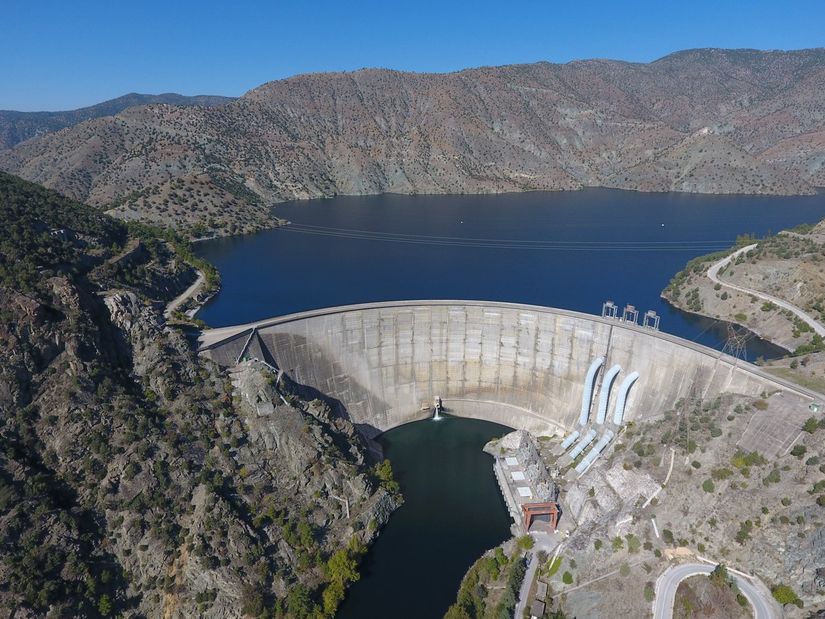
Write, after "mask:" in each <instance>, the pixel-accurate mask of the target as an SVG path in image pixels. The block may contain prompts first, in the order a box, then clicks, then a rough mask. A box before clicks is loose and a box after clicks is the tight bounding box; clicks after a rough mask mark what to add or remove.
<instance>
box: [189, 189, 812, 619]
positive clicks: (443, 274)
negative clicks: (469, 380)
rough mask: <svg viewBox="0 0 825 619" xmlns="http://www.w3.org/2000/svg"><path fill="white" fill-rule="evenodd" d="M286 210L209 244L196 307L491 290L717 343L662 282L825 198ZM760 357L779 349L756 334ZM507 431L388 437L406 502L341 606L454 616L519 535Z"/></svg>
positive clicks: (363, 616) (260, 311)
mask: <svg viewBox="0 0 825 619" xmlns="http://www.w3.org/2000/svg"><path fill="white" fill-rule="evenodd" d="M275 212H276V214H278V215H279V216H280V217H283V218H286V219H288V220H290V221H292V222H294V223H295V225H293V226H287V227H285V228H281V229H278V230H271V231H267V232H262V233H259V234H255V235H250V236H245V237H236V238H229V239H217V240H212V241H207V242H203V243H199V244H198V245H197V250H198V253H199V254H200V255H202V256H203V257H205V258H207V259H208V260H210V261H211V262H213V263H214V264H215V265H216V266H217V267H218V269H219V270H220V272H221V276H222V278H223V288H222V290H221V292H220V294H218V295H217V296H216V297H215V298H214V299H213V300H212V301H211V302H210V303H209V304H208V305H207V306H206V307H205V308H204V309H203V310H202V311H201V312H200V314H199V315H198V316H199V317H200V318H202V319H203V320H205V321H206V322H207V323H208V324H210V325H211V326H215V327H217V326H225V325H231V324H236V323H243V322H251V321H254V320H260V319H264V318H269V317H272V316H278V315H281V314H288V313H291V312H297V311H301V310H307V309H315V308H320V307H329V306H335V305H345V304H350V303H363V302H368V301H388V300H400V299H482V300H499V301H512V302H520V303H532V304H536V305H548V306H555V307H562V308H567V309H571V310H578V311H582V312H589V313H594V314H598V313H599V312H600V311H601V307H602V303H603V302H604V301H605V300H606V299H612V300H613V301H615V302H616V303H617V304H619V305H620V306H623V305H624V304H626V303H632V304H634V305H635V306H636V307H637V308H639V309H640V310H641V311H642V312H644V311H645V310H648V309H653V310H655V311H657V312H658V313H659V314H660V315H661V317H662V322H661V328H662V330H664V331H668V332H670V333H673V334H675V335H679V336H681V337H685V338H688V339H691V340H695V341H698V342H700V343H703V344H705V345H708V346H713V347H721V345H722V343H723V340H724V337H725V332H726V330H725V328H724V326H721V325H718V324H717V323H716V322H715V321H712V320H706V319H701V318H697V317H693V316H690V315H688V314H684V313H682V312H679V311H677V310H674V309H672V308H671V307H670V306H668V305H667V304H665V303H664V302H662V301H661V299H660V298H659V293H660V291H661V290H662V289H663V288H664V287H665V286H666V285H667V283H668V281H669V280H670V278H671V277H672V276H673V274H674V273H676V272H677V271H678V270H680V269H681V268H682V267H683V266H684V265H685V263H686V262H687V261H688V260H690V259H691V258H693V257H696V256H699V255H702V254H705V253H708V252H710V251H714V250H718V249H724V248H727V247H729V246H730V245H732V244H733V242H734V241H735V239H736V236H737V235H739V234H745V233H749V234H755V235H757V236H763V235H765V234H768V233H770V232H777V231H779V230H781V229H783V228H788V227H792V226H794V225H797V224H800V223H813V222H815V221H818V220H819V219H821V218H823V217H825V195H818V196H810V197H793V198H773V197H771V198H768V197H750V196H696V195H686V194H639V193H633V192H624V191H613V190H603V189H588V190H585V191H580V192H571V193H522V194H504V195H487V196H396V195H385V196H374V197H341V198H335V199H330V200H314V201H309V202H295V203H288V204H283V205H279V206H278V207H277V208H276V210H275ZM748 353H749V357H750V358H751V359H753V358H754V357H755V356H756V355H758V354H764V355H766V356H769V355H771V353H774V354H775V353H776V350H775V349H773V350H772V349H771V348H770V347H767V346H760V345H759V343H758V342H753V341H752V342H750V343H749V349H748ZM505 432H506V429H505V428H503V427H502V426H496V425H495V424H488V423H486V422H481V421H474V420H467V419H450V420H446V421H444V422H440V423H435V422H419V423H416V424H410V425H408V426H402V427H400V428H396V429H395V430H392V431H390V432H388V433H386V434H385V435H383V436H382V437H381V441H382V442H383V444H384V447H385V450H386V455H387V456H388V457H389V458H390V459H391V460H392V463H393V468H394V470H395V473H396V476H397V477H398V478H399V480H400V483H401V486H402V489H403V492H404V494H405V497H406V504H405V505H404V506H403V507H402V508H401V509H400V510H399V511H398V512H397V513H396V514H394V515H393V516H392V518H391V519H390V522H389V524H388V525H387V527H386V528H385V529H384V530H383V531H382V533H381V536H380V537H379V539H378V541H377V542H376V544H375V545H374V546H373V547H372V548H371V549H370V552H369V553H368V555H367V557H366V559H365V562H364V564H363V567H362V571H363V577H362V579H361V580H360V581H359V582H357V583H356V584H355V585H354V586H353V587H352V589H351V590H350V592H349V594H348V597H347V600H346V601H345V602H344V605H343V606H342V608H341V611H340V614H339V616H340V617H343V618H344V619H355V618H358V619H369V618H372V617H396V618H399V619H400V618H411V619H429V618H435V617H440V616H442V615H443V613H444V611H445V610H446V608H447V606H449V604H450V603H451V602H452V601H453V600H454V599H455V594H456V592H457V589H458V586H459V583H460V581H461V577H462V575H463V574H464V572H465V571H466V569H467V568H468V567H469V566H470V565H471V564H472V562H473V561H474V560H475V559H476V558H478V557H479V556H480V555H481V553H482V552H484V550H486V549H487V548H489V547H491V546H494V545H496V544H497V543H499V542H500V541H501V540H503V539H504V538H506V537H508V535H509V533H508V527H509V522H508V519H507V514H506V510H505V508H504V504H503V500H502V498H501V496H500V495H499V492H498V489H497V487H496V483H495V479H494V477H493V473H492V466H491V465H492V462H491V459H490V458H489V456H486V455H485V454H483V453H482V452H481V447H482V445H483V444H484V443H485V442H486V441H487V440H488V439H489V438H491V437H493V436H500V435H501V434H503V433H505Z"/></svg>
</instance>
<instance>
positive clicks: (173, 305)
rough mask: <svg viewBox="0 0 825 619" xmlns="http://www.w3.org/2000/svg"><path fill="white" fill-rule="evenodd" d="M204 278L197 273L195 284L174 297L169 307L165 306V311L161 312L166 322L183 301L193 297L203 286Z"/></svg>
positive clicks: (201, 274)
mask: <svg viewBox="0 0 825 619" xmlns="http://www.w3.org/2000/svg"><path fill="white" fill-rule="evenodd" d="M205 280H206V278H205V277H204V276H203V273H201V272H200V271H198V278H197V279H196V280H195V283H194V284H192V285H191V286H189V288H187V289H186V290H184V291H183V293H182V294H180V295H179V296H177V297H175V298H174V299H173V300H172V301H170V302H169V305H167V306H166V309H165V310H164V312H163V316H164V318H166V319H167V320H168V319H169V317H170V316H171V315H172V313H173V312H174V311H175V310H176V309H178V308H179V307H180V306H181V305H182V304H183V302H184V301H186V300H187V299H188V298H189V297H191V296H193V295H194V294H195V293H196V292H197V291H198V290H199V289H200V287H201V286H202V285H203V282H204V281H205Z"/></svg>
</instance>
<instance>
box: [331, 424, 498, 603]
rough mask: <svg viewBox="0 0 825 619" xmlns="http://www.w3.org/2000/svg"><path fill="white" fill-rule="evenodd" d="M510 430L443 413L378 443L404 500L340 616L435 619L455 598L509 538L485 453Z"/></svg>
mask: <svg viewBox="0 0 825 619" xmlns="http://www.w3.org/2000/svg"><path fill="white" fill-rule="evenodd" d="M508 432H510V428H507V427H505V426H502V425H499V424H495V423H490V422H488V421H480V420H477V419H462V418H458V417H449V416H448V417H444V418H443V419H441V420H440V421H433V420H425V421H419V422H416V423H411V424H407V425H403V426H400V427H398V428H395V429H393V430H390V431H389V432H387V433H385V434H383V435H382V436H381V437H380V438H379V439H378V440H379V442H380V443H381V444H382V446H383V447H384V455H385V456H386V457H387V458H389V459H390V460H391V461H392V465H393V471H394V472H395V477H396V479H397V480H398V482H399V483H400V484H401V491H402V492H403V494H404V501H405V502H404V505H402V506H401V508H400V509H399V510H398V511H396V512H395V513H394V514H393V515H392V517H391V518H390V521H389V524H388V525H387V526H386V527H385V528H384V529H383V530H382V531H381V535H380V536H379V538H378V540H377V541H376V543H375V544H374V545H373V546H372V548H371V549H370V551H369V553H368V554H367V556H366V558H365V560H364V562H363V564H362V567H361V579H360V580H359V581H358V582H356V583H355V584H354V585H353V586H352V587H351V588H350V590H349V592H348V594H347V599H346V600H345V601H344V603H343V605H342V606H341V609H340V610H339V612H338V614H337V615H336V617H339V618H341V619H373V618H375V619H378V618H386V617H393V618H395V619H405V618H409V619H413V618H415V619H429V618H431V617H432V618H435V617H441V616H443V614H444V612H445V611H446V610H447V607H448V606H449V605H450V604H452V602H453V601H455V597H456V593H457V591H458V586H459V584H460V583H461V578H462V577H463V576H464V573H465V572H466V571H467V569H468V568H469V567H470V565H472V563H473V562H474V561H475V560H476V559H477V558H478V557H479V556H481V554H482V553H483V552H484V551H485V550H486V549H488V548H491V547H493V546H496V545H497V544H499V543H501V542H502V541H504V540H505V539H507V538H509V537H510V523H511V520H510V517H509V515H508V513H507V509H506V507H505V505H504V499H503V498H502V496H501V493H500V491H499V488H498V484H497V483H496V480H495V476H494V474H493V459H492V458H491V457H490V456H489V455H488V454H486V453H484V452H483V451H482V447H484V445H485V443H487V441H489V440H490V439H492V438H496V437H500V436H503V435H504V434H507V433H508Z"/></svg>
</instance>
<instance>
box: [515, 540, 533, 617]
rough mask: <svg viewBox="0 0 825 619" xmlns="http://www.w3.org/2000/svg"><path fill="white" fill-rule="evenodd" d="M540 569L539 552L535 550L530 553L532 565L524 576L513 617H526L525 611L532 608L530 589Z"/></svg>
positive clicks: (529, 565) (529, 564)
mask: <svg viewBox="0 0 825 619" xmlns="http://www.w3.org/2000/svg"><path fill="white" fill-rule="evenodd" d="M538 567H539V558H538V552H537V551H536V550H535V549H534V550H533V552H532V553H530V563H528V564H527V572H526V573H525V574H524V580H522V581H521V589H520V590H519V594H518V603H517V604H516V610H515V612H514V613H513V617H522V616H524V609H525V608H528V607H529V606H530V602H531V600H530V587H531V586H532V585H533V578H535V576H536V570H537V569H538Z"/></svg>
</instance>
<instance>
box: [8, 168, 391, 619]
mask: <svg viewBox="0 0 825 619" xmlns="http://www.w3.org/2000/svg"><path fill="white" fill-rule="evenodd" d="M0 219H2V220H3V221H4V222H9V225H8V228H7V232H8V234H5V235H4V237H3V238H2V239H0V447H1V448H0V608H2V609H3V610H4V612H5V613H8V615H7V616H14V617H39V616H46V615H49V616H75V617H94V616H111V615H118V614H121V613H122V614H123V616H127V617H139V616H146V617H160V616H164V617H193V616H205V617H238V616H242V615H248V616H264V615H265V616H273V617H285V616H290V617H310V616H311V617H316V616H319V615H324V614H325V615H329V614H330V613H331V612H332V611H333V610H334V608H335V607H336V606H337V604H338V603H339V602H340V600H341V598H342V597H343V591H344V587H345V586H346V585H347V584H348V583H349V582H351V581H352V580H353V579H355V578H357V562H358V559H359V557H360V555H361V554H362V553H363V552H364V549H365V545H366V544H368V543H369V542H370V541H371V539H372V538H373V537H374V536H375V535H377V534H378V531H379V530H380V527H381V525H382V524H384V522H386V520H387V518H388V516H389V514H390V513H391V512H392V510H393V509H394V508H395V506H396V505H397V504H398V501H399V498H398V497H397V496H396V494H395V487H394V486H393V484H392V483H391V478H389V477H388V475H387V471H386V468H384V469H381V468H379V469H378V470H374V469H373V467H372V466H371V465H370V462H368V459H367V455H366V454H367V452H366V446H365V445H364V444H363V443H362V442H361V440H360V439H359V438H358V435H357V433H356V432H355V430H354V428H353V427H352V425H351V424H350V423H349V422H348V421H346V420H344V419H340V418H337V417H336V416H334V415H333V414H332V413H331V412H330V409H329V408H328V407H327V406H326V405H325V404H324V403H322V402H320V401H305V400H302V399H301V398H300V397H299V396H297V395H294V394H293V393H292V391H291V388H290V386H289V385H286V384H283V383H279V382H278V380H277V377H276V376H275V375H274V374H272V372H271V371H270V370H269V369H268V368H266V367H264V366H260V365H256V364H254V363H252V364H246V365H244V366H241V367H239V368H238V369H237V370H236V372H235V374H233V376H231V377H227V376H226V375H225V374H223V373H222V372H220V371H218V370H217V368H215V367H214V366H213V365H212V364H211V363H209V362H203V361H201V360H199V359H198V358H197V357H195V356H194V354H193V353H192V351H191V349H190V346H189V344H188V342H187V341H186V339H185V337H184V335H183V333H182V332H180V331H179V330H176V329H172V328H170V327H169V326H167V325H166V324H165V323H164V321H163V318H162V314H161V309H162V304H163V303H164V302H166V301H167V300H168V299H171V298H172V297H173V296H174V295H175V294H177V293H178V292H179V291H180V290H181V289H182V288H183V287H185V286H186V285H187V284H188V282H190V281H191V280H192V278H193V274H192V273H191V271H192V267H190V266H189V265H187V264H186V263H185V262H183V261H181V260H180V259H179V258H178V257H177V255H176V254H175V252H174V250H173V248H171V247H170V246H169V245H168V244H166V243H164V242H161V241H157V242H147V241H146V240H145V238H144V239H142V240H141V241H140V243H142V244H144V245H145V250H144V251H142V252H141V251H138V252H136V251H135V250H134V247H135V243H136V239H135V238H133V237H132V236H131V234H130V232H129V230H127V229H126V227H125V226H124V225H122V224H119V223H118V222H116V221H114V220H111V219H110V218H108V217H106V216H104V215H100V214H97V213H95V212H94V211H93V210H92V209H89V208H87V207H85V206H83V205H80V204H77V203H73V202H71V201H69V200H66V199H64V198H62V197H60V196H58V195H56V194H54V193H52V192H49V191H46V190H43V189H41V188H38V187H36V186H33V185H30V184H28V183H24V182H22V181H20V180H18V179H15V178H13V177H9V176H7V175H0ZM124 252H128V253H129V259H128V260H116V258H118V257H119V256H121V255H122V253H124Z"/></svg>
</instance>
